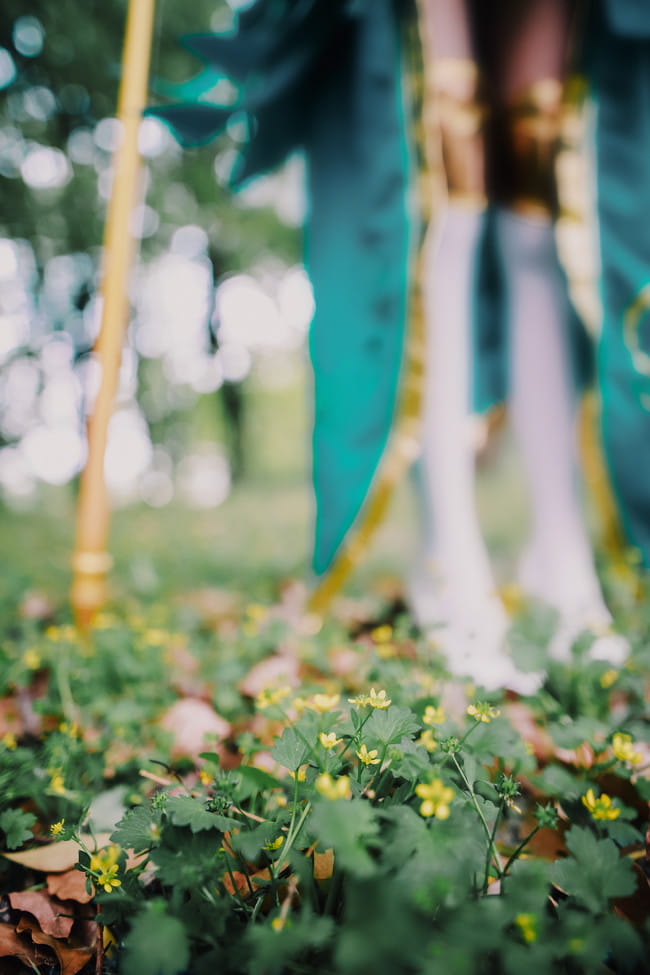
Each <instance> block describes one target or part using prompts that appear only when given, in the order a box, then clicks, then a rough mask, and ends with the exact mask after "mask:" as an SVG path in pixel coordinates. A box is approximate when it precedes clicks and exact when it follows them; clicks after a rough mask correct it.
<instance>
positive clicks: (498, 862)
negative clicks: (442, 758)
mask: <svg viewBox="0 0 650 975" xmlns="http://www.w3.org/2000/svg"><path fill="white" fill-rule="evenodd" d="M451 759H452V761H453V763H454V765H455V766H456V769H457V771H458V774H459V775H460V777H461V779H462V780H463V783H464V785H465V788H466V789H467V791H468V793H469V797H470V799H471V800H472V805H473V806H474V808H475V810H476V812H477V814H478V817H479V819H480V820H481V823H482V824H483V829H484V830H485V835H486V837H487V841H488V849H489V854H490V855H491V856H492V857H493V859H494V863H495V866H496V868H497V873H498V875H499V877H501V876H503V868H502V866H501V857H500V856H499V851H498V850H497V848H496V845H495V842H494V840H493V838H492V833H491V831H490V827H489V826H488V824H487V821H486V819H485V816H484V815H483V810H482V809H481V807H480V806H479V804H478V802H477V801H476V796H475V794H474V790H473V789H472V787H471V785H470V784H469V781H468V779H467V776H466V775H465V772H464V771H463V768H462V766H461V765H460V763H459V761H458V759H457V758H456V756H455V755H453V754H452V755H451Z"/></svg>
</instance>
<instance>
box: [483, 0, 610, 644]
mask: <svg viewBox="0 0 650 975" xmlns="http://www.w3.org/2000/svg"><path fill="white" fill-rule="evenodd" d="M508 5H509V4H507V3H506V4H504V7H507V6H508ZM518 12H519V18H518V21H516V23H515V25H514V30H515V31H516V33H514V34H513V33H511V34H510V36H509V38H508V40H509V46H508V50H507V52H506V55H505V56H504V58H503V60H502V62H501V64H502V66H503V67H502V73H501V76H500V77H499V79H498V84H499V93H500V97H501V99H502V104H503V106H504V108H503V113H502V125H501V137H502V140H503V150H504V154H503V171H502V173H501V175H502V176H503V177H505V178H504V182H503V186H502V187H499V188H498V195H499V198H500V202H501V203H502V209H501V210H500V212H499V215H498V235H499V246H500V250H501V257H502V261H503V268H504V276H505V281H506V287H507V292H508V312H509V322H510V349H511V386H510V412H511V416H512V421H513V426H514V430H515V434H516V437H517V441H518V444H519V448H520V451H521V454H522V458H523V463H524V468H525V472H526V475H527V480H528V484H529V490H530V497H531V509H532V537H531V540H530V544H529V547H528V550H527V553H526V555H525V557H524V559H523V561H522V565H521V582H522V584H523V586H524V588H526V589H527V590H528V591H529V592H530V593H531V594H532V595H534V596H536V597H537V598H540V599H541V600H543V601H544V602H547V603H550V604H551V605H552V606H554V607H555V608H556V609H557V610H558V611H559V614H560V619H561V624H560V629H559V631H558V635H557V637H556V639H555V641H554V643H553V645H552V647H551V650H552V652H554V653H555V654H556V655H558V656H567V655H568V654H569V652H570V649H571V643H572V642H573V640H574V639H575V637H576V636H577V635H578V634H579V633H580V632H581V631H582V630H583V629H587V628H594V629H598V628H602V627H604V626H607V625H608V624H609V623H610V622H611V617H610V615H609V612H608V610H607V608H606V606H605V604H604V601H603V598H602V594H601V591H600V586H599V583H598V579H597V576H596V572H595V568H594V563H593V556H592V552H591V546H590V542H589V539H588V535H587V531H586V528H585V524H584V521H583V516H582V512H581V506H580V499H579V494H578V489H577V483H576V456H575V454H576V445H575V405H576V403H575V401H576V391H575V390H574V389H573V385H572V378H571V371H570V362H569V355H568V348H567V339H566V323H567V319H568V314H569V305H568V296H567V293H566V285H565V281H564V277H563V274H562V271H561V269H560V265H559V263H558V257H557V252H556V246H555V236H554V227H553V216H554V213H555V209H556V198H555V182H554V163H555V155H556V150H557V145H558V139H559V134H560V133H559V124H560V113H561V96H562V90H561V79H562V77H563V72H564V62H565V57H566V47H567V36H568V29H569V25H570V4H569V3H568V2H564V0H526V2H524V3H519V4H518ZM497 178H498V176H497ZM619 649H620V648H619ZM593 650H594V655H599V654H601V653H602V654H603V655H608V656H610V657H611V656H614V657H615V656H620V653H618V652H617V651H616V649H615V646H614V641H612V640H608V641H606V642H605V641H600V643H598V644H596V645H594V648H593Z"/></svg>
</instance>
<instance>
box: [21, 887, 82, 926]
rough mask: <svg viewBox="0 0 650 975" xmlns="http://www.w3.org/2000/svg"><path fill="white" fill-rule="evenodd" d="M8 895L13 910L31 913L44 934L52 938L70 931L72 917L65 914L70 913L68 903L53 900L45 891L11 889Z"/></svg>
mask: <svg viewBox="0 0 650 975" xmlns="http://www.w3.org/2000/svg"><path fill="white" fill-rule="evenodd" d="M8 897H9V903H10V904H11V906H12V907H13V909H14V910H15V911H27V912H28V913H29V914H33V916H34V917H35V918H36V920H37V921H38V923H39V925H40V927H41V931H43V932H44V933H45V934H51V935H52V936H53V937H54V938H67V937H68V935H69V934H70V932H71V931H72V925H73V923H74V919H73V918H72V917H68V916H67V915H69V914H70V913H71V912H70V907H69V905H66V904H62V903H61V901H59V900H55V899H54V898H53V897H51V896H50V895H49V894H48V893H47V891H45V890H22V891H13V892H12V893H10V894H8Z"/></svg>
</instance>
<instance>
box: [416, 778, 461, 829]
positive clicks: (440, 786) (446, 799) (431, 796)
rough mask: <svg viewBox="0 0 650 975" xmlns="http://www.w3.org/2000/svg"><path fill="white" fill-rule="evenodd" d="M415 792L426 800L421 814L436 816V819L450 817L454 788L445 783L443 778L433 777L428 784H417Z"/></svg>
mask: <svg viewBox="0 0 650 975" xmlns="http://www.w3.org/2000/svg"><path fill="white" fill-rule="evenodd" d="M415 794H416V796H419V797H420V799H423V800H424V801H423V802H422V805H421V806H420V815H421V816H425V817H428V816H435V817H436V819H447V818H448V816H449V803H450V802H451V800H452V799H453V798H454V790H453V789H450V788H449V786H447V785H445V783H444V782H443V781H442V779H433V781H432V782H429V783H428V784H427V783H420V784H419V785H416V787H415Z"/></svg>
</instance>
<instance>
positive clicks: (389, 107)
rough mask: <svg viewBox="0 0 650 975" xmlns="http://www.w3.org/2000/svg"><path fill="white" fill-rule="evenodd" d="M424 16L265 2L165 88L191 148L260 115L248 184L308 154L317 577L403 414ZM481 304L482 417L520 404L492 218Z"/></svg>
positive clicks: (198, 41) (190, 43) (194, 46)
mask: <svg viewBox="0 0 650 975" xmlns="http://www.w3.org/2000/svg"><path fill="white" fill-rule="evenodd" d="M415 16H416V13H415V5H414V2H413V0H257V2H255V3H253V4H252V5H251V6H249V7H247V8H246V9H245V10H243V11H242V12H241V13H240V14H239V16H238V18H237V21H236V26H235V29H234V30H233V31H232V32H231V33H228V34H222V35H217V34H195V35H189V36H188V37H185V38H184V39H183V43H184V44H185V45H186V46H187V47H188V49H189V50H191V51H193V52H194V53H195V54H196V55H197V57H199V58H200V59H201V60H203V62H204V63H205V69H204V71H203V72H201V73H200V74H199V75H198V76H197V77H195V78H193V79H191V80H190V81H189V82H187V83H186V84H185V85H180V86H176V87H174V86H170V85H164V86H163V85H161V84H160V83H159V84H158V85H157V89H158V91H161V92H164V94H166V95H167V96H168V97H170V98H172V99H173V100H174V103H173V104H170V105H167V106H162V107H160V106H159V107H156V108H152V109H150V110H149V114H153V115H156V116H158V117H159V118H161V119H163V120H164V121H166V122H167V123H168V124H169V126H170V127H171V128H172V130H173V131H174V132H175V134H176V136H177V137H178V139H179V140H180V141H181V143H182V144H184V145H186V146H192V145H199V144H202V143H205V142H208V141H209V140H211V139H213V138H214V137H215V136H216V135H218V134H219V132H221V131H222V130H223V129H224V128H225V126H226V124H227V123H228V120H229V119H230V118H233V117H237V118H239V119H241V118H243V119H245V120H246V123H247V132H248V135H247V139H246V140H245V144H244V148H243V150H242V153H241V157H240V159H239V165H238V166H237V167H236V168H235V171H234V174H233V186H234V188H235V189H236V188H237V187H239V186H241V185H243V184H244V183H245V182H246V180H248V179H250V178H251V177H253V176H256V175H258V174H260V173H264V172H267V171H269V170H270V169H272V168H273V167H274V166H277V165H278V164H280V163H281V162H283V161H284V160H285V159H286V158H287V156H288V155H290V154H291V153H293V152H296V151H302V152H303V153H304V155H305V157H306V161H307V173H308V198H309V201H310V205H309V213H308V217H307V228H306V241H307V244H306V265H307V269H308V272H309V275H310V278H311V281H312V285H313V289H314V297H315V307H316V311H315V317H314V320H313V322H312V326H311V331H310V352H311V358H312V363H313V369H314V426H313V482H314V490H315V496H316V519H315V538H314V548H313V568H314V571H315V573H316V574H317V575H322V574H323V573H325V572H326V571H327V569H328V568H329V567H330V566H331V565H332V563H333V561H334V559H335V558H336V556H337V554H338V553H339V551H340V550H341V547H342V545H343V542H344V540H345V539H346V536H347V535H348V533H349V531H350V529H351V527H352V526H353V525H354V523H355V520H356V519H357V517H358V515H359V513H360V512H361V511H362V509H363V506H364V502H365V501H366V499H367V498H368V496H369V493H370V492H371V490H372V485H373V481H374V480H375V478H376V476H377V471H378V468H379V465H380V461H381V459H382V455H383V453H384V450H385V447H386V444H387V440H388V437H389V433H390V431H391V427H392V424H393V420H394V417H395V412H396V405H397V397H398V392H399V384H400V378H401V377H400V371H401V365H402V361H403V350H404V345H405V335H406V328H407V323H406V316H407V299H408V293H409V273H410V263H411V261H412V258H413V255H414V252H415V250H416V242H417V240H418V239H419V237H420V219H421V218H420V214H419V213H418V212H415V209H414V193H413V188H414V185H415V175H416V174H415V173H414V163H413V156H414V155H415V154H414V153H413V151H412V143H413V134H414V126H413V125H412V120H411V119H410V118H408V117H407V116H408V110H406V111H405V102H406V100H407V99H406V97H405V91H404V76H405V72H404V60H405V58H404V51H403V50H402V44H403V36H404V31H403V29H402V28H403V26H404V25H403V21H404V20H405V19H412V18H415ZM221 77H224V78H227V79H228V80H229V81H230V82H231V83H232V84H233V85H234V86H235V91H236V98H235V99H234V101H233V102H232V103H228V104H215V103H213V102H212V101H210V98H211V95H212V89H213V88H214V86H215V84H216V82H217V81H218V80H219V79H220V78H221ZM216 90H217V91H218V88H217V89H216ZM474 306H475V310H476V315H475V343H474V348H475V353H474V356H475V364H474V370H473V373H474V382H475V390H474V392H475V397H474V398H475V407H476V408H477V409H478V410H479V411H483V410H485V409H487V408H488V407H490V406H492V405H493V404H495V403H498V402H501V401H503V400H504V399H505V398H506V396H507V385H508V377H507V360H508V348H507V346H508V343H507V336H506V331H505V321H506V317H507V316H506V314H505V293H504V284H503V275H502V270H501V267H500V264H499V261H498V258H497V252H496V246H495V241H494V221H493V219H492V214H491V213H489V214H488V219H487V220H486V230H485V235H484V239H483V242H482V247H481V252H480V259H479V262H478V273H477V293H476V300H475V302H474ZM570 345H571V348H572V349H573V351H574V353H575V362H576V368H577V370H578V373H579V374H580V375H581V377H582V378H584V375H585V372H586V371H587V372H588V367H587V366H586V365H585V364H586V363H587V361H588V350H587V346H586V345H585V335H584V332H583V331H582V330H581V329H580V328H579V326H578V323H577V320H576V321H575V322H573V323H572V328H571V341H570Z"/></svg>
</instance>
